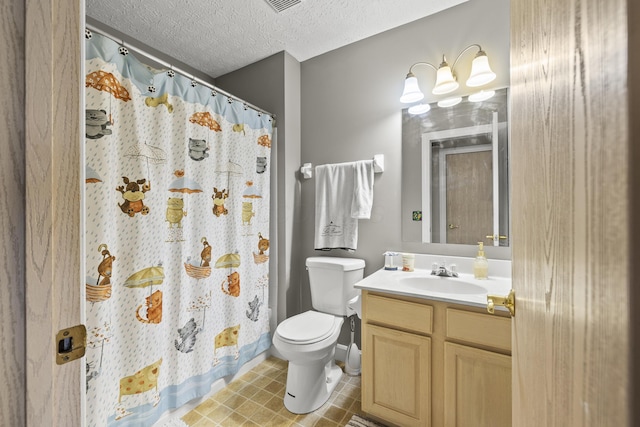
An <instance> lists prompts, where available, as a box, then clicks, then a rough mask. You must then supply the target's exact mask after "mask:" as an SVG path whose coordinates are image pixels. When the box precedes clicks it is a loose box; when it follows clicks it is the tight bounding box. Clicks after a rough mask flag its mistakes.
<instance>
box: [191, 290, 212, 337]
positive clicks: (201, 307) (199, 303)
mask: <svg viewBox="0 0 640 427" xmlns="http://www.w3.org/2000/svg"><path fill="white" fill-rule="evenodd" d="M211 296H212V292H211V291H209V292H207V293H206V294H204V295H199V296H198V297H196V299H195V300H192V301H191V302H189V306H188V307H187V311H188V312H190V313H192V312H194V311H195V312H198V311H201V312H202V322H201V323H200V324H201V325H202V326H201V327H200V328H199V331H198V332H202V331H204V325H205V319H206V316H207V309H208V308H211ZM196 325H197V324H196Z"/></svg>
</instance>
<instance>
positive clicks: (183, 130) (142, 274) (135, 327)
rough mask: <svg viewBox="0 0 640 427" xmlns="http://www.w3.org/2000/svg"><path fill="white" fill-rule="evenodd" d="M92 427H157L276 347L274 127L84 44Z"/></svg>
mask: <svg viewBox="0 0 640 427" xmlns="http://www.w3.org/2000/svg"><path fill="white" fill-rule="evenodd" d="M85 85H86V89H85V92H86V140H85V158H84V159H85V167H86V184H85V185H86V197H85V206H84V219H85V224H86V234H85V254H86V259H85V263H86V272H87V277H86V285H85V288H86V300H87V302H86V325H87V334H88V337H87V353H86V372H87V376H86V388H87V410H86V425H88V426H123V427H124V426H150V425H152V424H153V423H154V422H155V421H157V420H158V418H159V417H160V416H161V415H162V414H163V413H164V412H165V411H166V410H167V409H170V408H177V407H180V406H181V405H183V404H185V403H186V402H188V401H189V400H191V399H193V398H196V397H199V396H202V395H204V394H206V393H208V392H209V390H210V386H211V384H212V382H213V381H215V380H216V379H218V378H221V377H223V376H226V375H230V374H233V373H235V372H237V371H238V369H239V368H240V367H241V366H242V365H243V364H244V363H245V362H247V361H249V360H250V359H252V358H254V357H255V356H256V355H258V354H259V353H261V352H263V351H265V350H266V349H267V348H269V346H270V343H271V338H270V334H269V322H268V318H267V317H268V316H267V307H268V301H267V298H268V294H269V292H268V289H267V286H268V274H269V271H268V262H267V261H268V259H269V235H268V233H269V163H270V149H271V135H272V118H271V117H269V115H267V114H263V113H260V112H258V111H255V110H254V109H252V108H250V107H248V106H247V105H245V104H243V103H242V102H241V101H238V100H235V99H232V98H230V97H227V96H224V95H223V94H220V93H216V92H215V91H212V90H211V89H209V88H207V87H205V86H203V85H200V84H198V83H196V82H193V81H191V79H189V78H186V77H184V76H182V75H179V74H177V73H175V72H173V71H172V70H170V69H169V70H156V69H153V68H151V67H149V66H146V65H144V64H142V63H141V62H139V60H138V59H137V58H136V57H135V56H134V55H133V54H132V53H130V52H129V51H128V50H127V48H126V47H123V46H119V45H118V44H117V43H116V42H114V41H112V40H110V39H108V38H106V37H103V36H101V35H99V34H96V33H93V34H92V33H91V32H89V31H87V34H86V81H85Z"/></svg>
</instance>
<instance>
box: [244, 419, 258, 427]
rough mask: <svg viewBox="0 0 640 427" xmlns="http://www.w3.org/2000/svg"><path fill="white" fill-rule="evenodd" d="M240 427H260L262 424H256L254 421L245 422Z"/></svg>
mask: <svg viewBox="0 0 640 427" xmlns="http://www.w3.org/2000/svg"><path fill="white" fill-rule="evenodd" d="M242 427H262V424H258V423H256V422H255V421H251V420H247V421H245V422H244V424H242Z"/></svg>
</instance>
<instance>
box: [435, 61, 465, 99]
mask: <svg viewBox="0 0 640 427" xmlns="http://www.w3.org/2000/svg"><path fill="white" fill-rule="evenodd" d="M458 86H460V85H459V84H458V82H457V81H456V79H455V77H453V71H451V67H449V64H448V63H447V58H445V57H444V55H442V62H441V63H440V67H439V68H438V72H437V75H436V84H435V86H434V87H433V90H432V91H431V93H433V94H434V95H444V94H445V93H450V92H453V91H454V90H456V89H458Z"/></svg>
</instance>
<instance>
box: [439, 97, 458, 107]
mask: <svg viewBox="0 0 640 427" xmlns="http://www.w3.org/2000/svg"><path fill="white" fill-rule="evenodd" d="M460 102H462V97H460V96H454V97H453V98H447V99H443V100H442V101H438V107H440V108H447V107H453V106H454V105H458V104H460Z"/></svg>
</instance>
